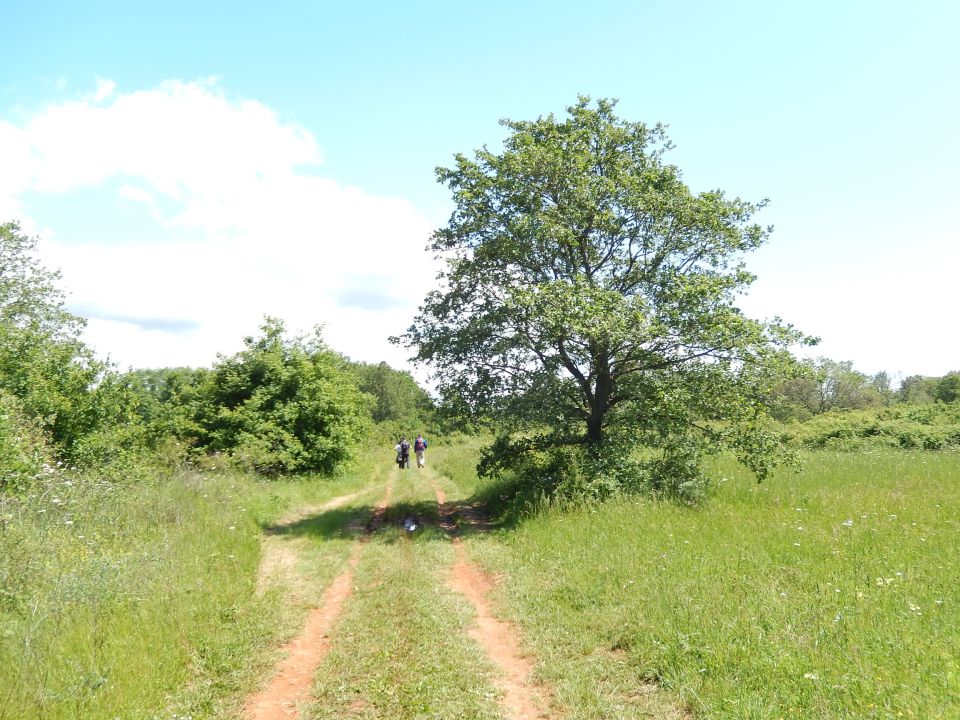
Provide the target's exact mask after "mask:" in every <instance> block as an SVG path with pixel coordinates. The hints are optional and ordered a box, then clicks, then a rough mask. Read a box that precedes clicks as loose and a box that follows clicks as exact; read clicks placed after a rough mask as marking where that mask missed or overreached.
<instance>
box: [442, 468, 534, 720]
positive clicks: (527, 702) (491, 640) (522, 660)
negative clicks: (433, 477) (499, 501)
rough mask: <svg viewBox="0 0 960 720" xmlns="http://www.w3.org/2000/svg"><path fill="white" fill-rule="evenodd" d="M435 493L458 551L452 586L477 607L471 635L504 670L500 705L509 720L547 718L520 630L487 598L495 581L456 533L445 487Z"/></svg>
mask: <svg viewBox="0 0 960 720" xmlns="http://www.w3.org/2000/svg"><path fill="white" fill-rule="evenodd" d="M434 492H435V493H436V496H437V505H438V506H439V507H440V525H441V527H442V528H443V529H444V530H446V531H447V532H448V533H449V534H450V536H451V539H452V541H453V547H454V551H455V553H456V562H455V563H454V565H453V572H452V575H451V579H450V586H451V587H452V588H453V589H454V590H456V591H457V592H459V593H461V594H462V595H464V596H465V597H466V598H467V599H468V600H469V601H470V603H471V604H472V605H473V607H474V610H475V612H476V617H477V624H476V626H475V627H473V628H471V629H470V631H469V632H470V637H472V638H473V639H474V640H475V641H476V642H477V643H479V644H480V645H481V646H482V647H483V649H484V650H485V651H486V653H487V656H488V657H489V658H490V660H491V661H492V662H493V663H494V665H495V666H496V667H497V668H499V670H500V672H501V680H500V685H501V689H502V690H503V697H502V699H501V706H502V708H503V711H504V714H505V715H506V717H507V718H509V719H510V720H534V719H535V718H544V717H548V714H547V712H546V707H547V704H548V703H547V698H546V693H545V692H544V690H543V688H541V687H537V686H536V685H534V683H533V681H532V680H531V677H530V676H531V672H532V670H533V660H531V659H530V658H529V657H528V656H526V655H525V654H524V653H523V650H522V648H521V647H520V644H519V643H518V642H517V635H518V633H517V629H516V628H515V627H514V626H513V625H511V624H510V623H507V622H504V621H502V620H499V619H497V618H496V617H494V615H493V612H492V610H491V605H490V601H489V600H488V599H487V596H488V595H489V593H490V591H491V590H492V589H493V585H494V583H493V580H492V579H491V578H490V576H488V575H487V574H486V573H485V572H483V570H481V569H480V568H479V567H477V566H476V565H474V564H473V563H472V562H470V560H469V559H468V557H467V552H466V549H465V548H464V546H463V543H462V542H461V541H460V538H459V537H457V536H456V523H455V521H454V517H453V516H454V509H453V508H452V507H451V506H450V505H449V504H448V503H447V498H446V495H445V493H444V492H443V490H441V489H439V488H437V487H434Z"/></svg>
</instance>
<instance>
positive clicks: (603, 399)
mask: <svg viewBox="0 0 960 720" xmlns="http://www.w3.org/2000/svg"><path fill="white" fill-rule="evenodd" d="M598 365H599V366H600V370H599V371H598V372H597V383H596V386H595V387H594V392H593V401H592V402H591V403H590V415H589V416H588V417H587V444H589V445H592V446H594V447H597V446H599V445H600V443H601V442H603V420H604V418H605V417H606V414H607V411H608V410H609V409H610V392H611V390H612V389H613V379H612V378H611V377H610V372H609V370H608V369H607V368H608V363H607V362H606V361H605V360H602V361H601V362H600V363H598Z"/></svg>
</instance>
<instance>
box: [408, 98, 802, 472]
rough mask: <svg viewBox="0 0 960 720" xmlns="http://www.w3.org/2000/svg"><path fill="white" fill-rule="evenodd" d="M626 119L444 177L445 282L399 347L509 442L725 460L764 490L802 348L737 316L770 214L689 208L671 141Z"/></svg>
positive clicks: (769, 326) (545, 134) (581, 111)
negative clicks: (717, 453)
mask: <svg viewBox="0 0 960 720" xmlns="http://www.w3.org/2000/svg"><path fill="white" fill-rule="evenodd" d="M615 104H616V103H615V101H608V100H599V101H597V102H596V103H592V102H591V101H590V99H589V98H580V100H579V102H578V103H577V104H576V105H574V106H573V107H570V108H568V116H567V117H566V118H564V119H558V118H555V117H554V116H553V115H548V116H546V117H541V118H538V119H537V120H534V121H510V120H504V121H502V124H503V125H505V126H506V127H507V128H508V130H509V135H508V137H507V138H506V140H505V142H504V149H503V152H501V153H499V154H497V153H495V152H492V151H491V150H489V149H487V148H486V147H484V148H482V149H481V150H479V151H477V152H476V154H475V157H474V158H473V159H470V158H468V157H466V156H464V155H457V156H456V162H455V165H454V166H453V167H452V168H438V170H437V175H438V179H439V181H440V182H442V183H444V184H445V185H447V186H448V187H449V188H450V190H451V191H452V193H453V200H454V204H455V209H454V211H453V214H452V215H451V217H450V220H449V222H448V224H447V225H446V226H445V227H443V228H441V229H439V230H437V231H436V232H435V233H434V235H433V238H432V249H433V250H434V251H435V252H436V253H437V254H438V255H439V256H440V257H442V258H444V259H445V260H446V263H447V266H446V270H445V271H444V273H443V274H442V276H441V281H442V285H441V289H438V290H436V291H433V292H431V293H430V294H429V295H427V297H426V299H425V301H424V304H423V305H422V307H421V309H420V314H419V316H418V319H417V323H416V324H414V325H413V326H411V327H410V328H409V329H408V331H407V332H406V333H405V335H403V336H402V337H401V338H399V340H400V341H401V342H404V343H406V344H407V345H408V346H410V347H412V348H415V351H416V356H415V359H416V360H417V361H419V362H422V363H426V364H427V365H429V366H431V367H432V369H433V371H434V376H435V379H436V381H437V382H438V385H439V390H440V391H441V393H443V394H446V395H451V394H452V395H455V396H457V397H459V398H462V399H463V400H465V401H466V403H467V405H468V406H469V407H471V408H473V409H474V410H475V411H476V412H479V413H483V414H485V415H487V416H489V417H493V418H494V419H496V420H497V421H498V422H499V423H500V425H501V427H502V428H504V429H505V430H506V431H508V432H509V431H511V430H522V431H523V433H524V436H525V437H527V438H529V437H530V435H531V433H532V432H539V433H540V437H541V438H543V439H544V440H545V441H546V442H548V443H554V444H565V443H578V442H579V443H583V444H585V445H586V446H588V447H590V448H592V449H598V448H601V447H602V446H604V445H605V444H607V442H608V441H609V440H612V439H629V441H630V442H646V443H649V444H655V445H659V446H661V447H662V446H665V445H669V444H670V443H680V442H688V441H691V440H692V441H693V442H695V443H700V444H701V446H702V445H703V444H704V443H705V444H706V445H709V446H713V447H717V446H720V445H728V446H732V447H734V448H736V449H737V450H739V451H741V456H742V457H743V459H745V460H746V461H748V462H749V464H750V465H751V466H752V467H754V469H755V470H757V471H758V472H759V473H760V474H763V472H765V469H766V467H767V460H768V456H769V453H768V450H769V448H770V443H769V442H767V441H766V439H765V438H761V436H760V434H759V432H760V431H759V426H760V424H761V421H762V419H763V416H764V404H763V400H764V397H765V393H768V392H769V391H770V389H771V387H772V383H773V382H774V381H776V380H777V379H779V378H781V377H782V375H780V368H778V365H779V364H781V363H787V362H789V356H788V355H787V353H786V351H785V348H786V347H787V346H788V345H790V344H791V343H794V342H797V341H802V340H804V338H803V337H802V336H801V335H800V334H799V333H797V332H795V331H793V330H792V329H791V328H790V327H789V326H783V325H781V324H779V322H772V323H761V322H758V321H755V320H752V319H749V318H747V317H745V316H744V315H743V313H742V312H741V311H740V310H739V309H738V308H737V306H736V304H735V299H736V298H737V296H738V295H739V294H740V293H742V292H743V291H744V290H745V289H746V288H747V287H748V286H749V285H750V283H751V282H752V281H753V279H754V278H753V276H752V275H751V274H750V273H749V272H747V271H746V269H745V268H744V265H743V261H742V258H743V255H744V253H747V252H749V251H751V250H754V249H756V248H757V247H759V246H760V245H761V244H762V243H763V242H764V241H765V240H766V238H767V236H768V234H769V228H763V227H761V226H759V225H757V224H755V223H752V222H751V218H752V217H753V215H754V214H755V213H756V212H757V211H758V210H759V209H760V208H761V207H763V204H764V202H760V203H751V202H746V201H743V200H741V199H739V198H728V197H726V196H725V195H724V193H723V192H721V191H719V190H713V191H709V192H702V193H698V194H697V193H694V192H692V191H691V190H690V189H689V188H688V187H687V185H686V184H684V182H683V180H682V177H681V174H680V171H679V170H678V169H677V168H676V167H674V166H672V165H669V164H667V163H665V162H664V160H663V155H664V152H665V151H667V150H669V149H670V143H669V141H668V139H667V136H666V133H665V128H664V127H663V126H662V125H656V126H653V127H648V126H647V125H644V124H642V123H636V122H628V121H626V120H623V119H621V118H618V117H617V116H616V115H615V114H614V106H615Z"/></svg>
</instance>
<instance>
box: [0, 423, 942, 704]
mask: <svg viewBox="0 0 960 720" xmlns="http://www.w3.org/2000/svg"><path fill="white" fill-rule="evenodd" d="M476 455H477V444H476V442H462V443H458V444H453V445H449V446H446V447H443V446H441V447H436V448H432V449H431V452H430V454H429V466H428V470H427V471H424V472H422V473H418V471H416V470H412V471H405V472H402V473H396V472H395V470H394V469H393V468H392V466H391V465H390V461H389V458H390V453H389V452H387V453H386V454H385V455H384V454H382V456H381V457H379V458H376V457H374V456H370V457H368V458H366V459H364V460H363V461H362V462H360V463H358V464H357V465H356V466H355V467H354V469H353V470H352V471H351V472H349V473H347V474H345V475H344V476H342V477H340V478H337V479H335V480H320V481H274V482H270V483H265V482H258V481H254V480H253V479H251V478H249V477H246V476H243V475H237V474H230V473H205V472H200V471H189V472H183V473H179V474H176V475H173V476H169V475H168V476H162V475H156V476H151V477H149V478H148V479H146V480H140V481H138V482H137V483H132V482H131V483H129V484H124V483H113V484H110V483H104V482H98V481H97V480H96V479H93V478H73V479H69V478H68V477H67V476H66V475H64V476H59V475H58V476H56V477H54V478H51V480H50V481H48V482H47V483H45V484H43V485H41V486H38V488H37V490H36V491H35V492H34V493H33V494H32V496H30V497H28V498H26V499H24V500H22V501H18V502H16V503H13V502H12V501H10V500H7V501H5V502H4V504H3V505H2V507H0V517H2V522H3V525H2V528H3V529H2V532H0V589H2V593H0V720H5V719H6V718H18V719H19V718H27V719H32V718H44V719H48V718H49V719H52V720H59V719H61V718H81V717H82V718H103V719H104V720H110V719H112V718H118V717H119V718H123V719H124V720H126V719H128V718H133V719H139V718H142V719H144V720H148V719H149V720H153V719H154V718H156V719H158V720H159V719H163V720H174V718H176V719H177V720H179V719H181V718H187V717H189V718H191V719H192V720H199V719H200V718H223V719H226V718H237V717H240V714H241V711H240V709H241V707H242V705H243V702H244V699H245V697H246V696H247V695H248V694H249V693H250V692H251V691H252V690H253V689H254V688H255V687H257V686H258V685H260V684H262V683H263V682H264V681H265V678H269V677H270V676H271V673H272V668H273V666H274V663H275V662H276V660H277V659H278V657H279V656H280V652H281V647H282V643H283V642H284V641H285V640H286V639H288V638H289V637H291V636H292V635H294V634H295V633H296V632H298V630H299V628H300V626H301V624H302V621H303V619H304V617H305V613H306V611H307V608H308V607H311V606H314V605H316V604H317V603H318V602H319V598H320V597H321V595H322V592H323V590H324V588H325V587H326V586H327V585H328V584H329V583H330V581H331V580H332V578H333V577H335V576H336V575H337V574H339V573H340V572H342V571H343V569H344V567H345V566H346V562H347V558H348V556H349V555H350V554H351V552H352V551H353V548H355V547H356V544H357V543H358V542H359V540H358V533H359V532H361V531H360V530H359V529H358V528H362V527H363V524H364V522H365V521H366V519H368V518H369V516H370V513H371V512H372V510H373V507H374V505H375V504H376V503H377V502H378V501H379V500H380V499H381V498H382V497H383V494H384V491H385V487H386V483H387V479H388V477H389V476H390V475H391V474H392V475H393V476H395V478H396V485H395V487H394V493H393V499H392V501H391V505H390V507H389V508H388V509H387V511H386V513H385V515H384V522H383V525H382V527H381V528H380V529H379V530H377V532H376V533H374V534H373V536H371V537H370V538H369V539H368V541H367V542H365V543H364V544H363V548H362V553H361V559H360V562H359V565H358V566H357V568H356V576H355V580H354V593H353V595H352V596H351V597H350V598H349V599H348V601H347V602H346V604H345V606H344V609H343V616H342V617H341V618H340V619H339V621H338V623H337V625H336V626H335V627H334V629H333V631H332V634H331V640H332V647H331V650H330V653H329V655H328V656H327V657H326V658H325V659H324V661H323V664H322V666H321V668H320V671H319V672H318V673H317V676H316V680H315V684H314V696H313V701H312V702H311V703H309V704H308V705H307V706H305V708H304V715H303V717H304V718H316V719H317V720H319V719H320V718H333V717H356V718H369V719H373V718H385V719H386V718H411V719H412V718H449V717H458V718H478V719H481V718H490V720H493V719H494V718H497V717H501V714H500V713H501V711H500V708H499V706H498V704H497V697H498V691H497V689H496V682H495V678H496V676H497V669H496V668H494V667H491V665H490V663H489V661H488V660H487V659H486V658H485V656H484V655H483V652H482V651H481V649H480V648H479V646H477V645H476V644H475V643H474V642H473V640H472V639H471V638H470V636H469V635H468V633H467V629H468V628H469V627H470V626H471V624H472V622H473V621H472V608H471V607H470V605H469V603H468V602H467V601H466V600H465V599H464V598H463V597H462V596H460V595H459V594H458V593H457V592H456V591H454V590H453V589H452V588H451V587H450V584H449V571H450V566H451V564H452V562H453V551H452V550H453V549H452V547H451V545H450V539H449V537H448V536H447V535H446V534H445V533H444V532H443V531H441V530H440V529H439V528H438V527H436V526H435V525H433V524H432V523H435V522H436V520H437V509H436V504H435V501H434V487H435V486H436V487H440V488H442V489H443V490H444V492H445V493H446V495H447V497H448V498H449V499H450V500H452V501H456V500H465V499H470V498H476V497H481V496H485V497H489V498H492V500H493V502H492V504H496V502H497V501H499V497H498V496H499V494H500V493H502V492H503V491H502V489H500V488H498V487H496V486H491V485H487V484H484V483H481V482H480V481H478V480H477V478H476V475H475V472H474V469H473V468H474V465H475V461H476ZM384 457H386V459H384ZM805 461H806V464H805V468H804V470H803V471H802V472H800V473H787V472H783V473H780V474H778V475H777V476H775V477H773V478H771V479H770V480H769V481H767V482H765V483H764V484H762V485H757V484H756V482H754V481H753V480H752V479H751V477H749V476H748V475H747V474H746V473H745V472H743V471H741V470H740V469H738V468H737V467H736V466H734V465H733V464H729V463H726V462H718V463H717V464H715V465H714V466H712V467H711V468H710V471H709V472H710V474H711V477H713V478H714V479H715V481H716V482H715V491H714V493H713V497H712V498H711V499H710V500H709V502H707V503H706V504H705V505H703V506H702V507H699V508H690V507H686V506H681V505H678V504H673V503H669V502H655V501H651V500H648V499H643V498H623V499H619V500H615V501H612V502H608V503H606V504H603V505H580V506H566V507H553V508H540V511H539V512H537V513H527V514H523V513H519V514H518V513H517V512H515V511H514V512H512V513H508V514H507V516H506V521H505V522H504V523H502V524H501V525H500V526H499V527H496V526H495V528H494V529H493V530H492V531H490V532H475V531H473V530H472V529H471V528H469V527H466V526H464V527H463V528H462V533H461V534H462V537H463V539H464V543H465V546H466V549H467V552H468V554H469V555H470V556H471V557H472V558H473V559H474V560H475V561H477V562H479V563H480V564H481V565H483V566H484V567H485V569H486V570H487V571H488V572H490V573H491V575H493V576H495V577H497V578H498V579H499V583H498V585H497V588H496V590H495V591H494V595H493V597H492V600H493V601H494V603H495V609H496V613H497V614H498V615H499V616H500V617H501V618H502V619H506V620H511V621H513V622H514V623H516V625H517V627H518V629H519V634H520V639H521V644H522V645H523V647H524V648H526V650H527V651H529V652H530V654H531V656H532V657H533V658H534V661H535V674H536V677H537V678H538V679H539V680H540V681H542V682H543V683H545V685H546V686H547V687H548V688H549V689H550V693H549V695H550V697H551V698H552V706H553V708H552V709H553V711H554V714H555V715H556V716H558V717H563V718H565V720H575V719H581V718H582V719H585V718H593V719H597V720H599V719H600V718H649V717H654V718H666V717H679V712H680V711H684V710H685V711H686V712H687V713H688V714H689V715H690V716H691V717H694V718H711V719H713V718H730V719H731V720H732V719H734V718H737V719H738V720H739V719H741V718H770V719H773V718H829V719H831V720H832V719H834V718H851V719H852V718H898V717H908V718H918V719H924V720H926V719H927V718H931V719H935V718H944V719H947V718H956V717H960V651H958V650H957V648H960V612H958V608H960V577H958V576H960V573H958V566H960V560H958V554H957V550H956V549H957V547H958V541H960V456H958V455H955V454H945V453H944V454H939V453H919V452H917V453H906V452H898V451H893V450H889V451H882V452H880V451H878V452H872V453H866V452H865V453H860V454H852V453H828V452H816V453H810V454H807V455H806V456H805ZM348 494H349V495H353V496H354V497H352V499H351V500H350V501H349V502H345V503H342V504H340V505H338V506H337V507H336V508H328V509H322V506H323V504H324V503H325V502H326V501H328V500H329V499H331V498H333V497H337V496H343V495H348ZM408 517H410V518H415V519H416V521H417V523H418V527H419V529H418V530H417V531H416V532H414V533H407V532H405V531H403V530H402V529H400V526H401V525H402V522H403V520H404V519H405V518H408ZM275 552H281V553H283V552H286V553H289V557H292V558H294V561H293V562H292V564H288V565H280V566H278V567H280V568H281V569H280V571H278V572H277V573H276V574H275V575H272V576H271V580H270V582H267V583H266V584H264V581H263V578H261V579H260V580H259V582H258V577H257V570H258V567H259V566H260V563H261V562H262V560H263V559H264V558H265V557H267V558H269V557H270V554H271V553H275ZM678 708H679V711H678Z"/></svg>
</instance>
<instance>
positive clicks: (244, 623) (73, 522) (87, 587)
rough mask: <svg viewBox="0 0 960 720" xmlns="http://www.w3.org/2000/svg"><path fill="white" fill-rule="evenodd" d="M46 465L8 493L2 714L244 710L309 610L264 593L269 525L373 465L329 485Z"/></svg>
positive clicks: (163, 714)
mask: <svg viewBox="0 0 960 720" xmlns="http://www.w3.org/2000/svg"><path fill="white" fill-rule="evenodd" d="M361 467H362V469H360V468H361ZM45 475H46V477H45V478H44V479H43V480H42V481H38V482H37V483H36V484H35V485H34V486H33V487H32V488H31V491H30V492H29V493H28V494H25V495H23V496H21V497H14V496H0V498H2V500H0V523H2V528H0V530H2V531H0V589H2V592H0V718H2V719H4V720H6V719H7V718H16V719H17V720H21V719H29V718H44V719H45V720H46V719H49V720H55V719H60V718H80V717H83V718H114V717H121V718H124V719H125V720H127V719H139V718H144V719H147V718H165V719H168V718H187V717H193V718H199V717H237V716H238V715H237V713H238V711H239V710H238V708H239V707H240V703H242V700H243V696H244V695H245V694H246V693H247V692H248V691H249V689H250V688H251V687H252V684H253V683H255V682H256V681H258V680H259V678H260V677H261V676H262V675H263V674H264V672H269V668H270V667H272V664H273V662H274V661H275V659H276V654H277V640H278V639H280V638H283V637H285V636H288V635H290V634H292V633H293V632H295V631H296V629H297V628H298V627H299V624H300V622H301V620H302V617H303V614H304V612H305V609H304V608H303V607H302V606H299V605H296V604H291V603H289V602H287V601H286V598H285V595H284V594H283V593H282V592H280V591H278V590H273V591H267V592H259V591H258V588H257V567H258V564H259V562H260V557H261V543H262V541H263V538H264V532H263V531H264V528H265V527H268V526H269V524H270V523H271V522H272V521H273V519H275V518H276V517H278V516H280V515H282V514H283V513H284V512H286V511H287V510H288V509H289V508H291V507H302V506H303V505H305V504H306V505H309V504H311V503H316V502H322V501H323V500H325V499H328V498H329V497H332V496H333V495H337V494H342V493H345V492H350V491H351V490H355V489H356V488H358V487H360V486H362V485H363V484H364V483H366V482H367V481H368V479H369V476H368V473H367V470H366V466H365V465H363V464H362V463H360V464H358V465H357V466H355V467H354V470H353V472H350V471H348V472H345V473H344V474H342V475H341V476H340V477H338V478H337V479H333V480H331V479H326V480H324V481H323V482H310V481H309V480H304V479H302V478H301V479H297V480H287V481H273V482H264V481H262V480H256V479H254V478H253V477H252V476H250V475H248V474H243V473H238V472H235V471H229V470H221V471H216V472H211V471H204V470H200V469H197V468H193V469H184V470H178V471H170V470H161V469H142V470H141V471H140V472H138V473H137V475H136V477H130V478H127V479H126V480H124V479H123V478H112V479H110V480H106V479H102V478H99V477H98V476H97V475H96V474H92V473H91V474H77V473H70V472H64V471H61V470H57V469H55V468H49V469H48V472H47V473H46V474H45ZM337 549H338V548H337V547H336V546H335V545H331V546H328V547H326V548H325V553H324V554H325V558H326V560H327V565H329V566H332V565H334V564H335V563H336V553H337ZM312 570H313V572H314V574H316V575H317V577H318V581H321V582H322V581H323V580H325V579H328V577H327V576H326V575H325V571H326V570H327V568H325V567H324V566H323V565H322V564H321V565H314V566H313V567H312ZM330 572H331V573H332V569H330Z"/></svg>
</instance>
